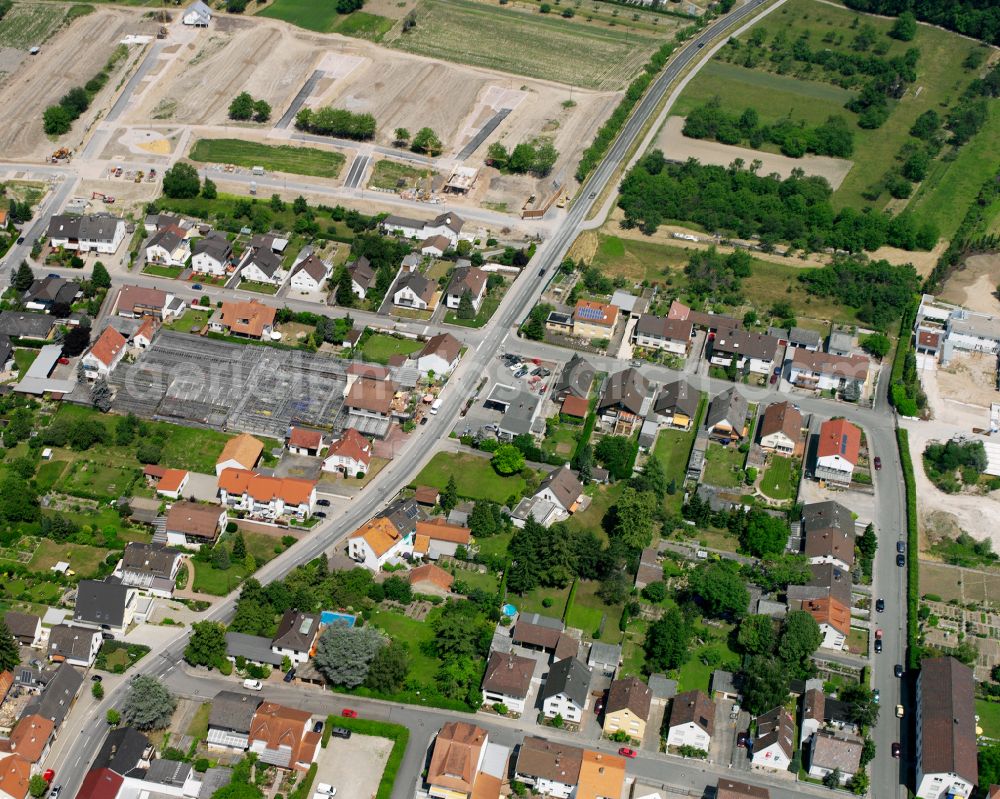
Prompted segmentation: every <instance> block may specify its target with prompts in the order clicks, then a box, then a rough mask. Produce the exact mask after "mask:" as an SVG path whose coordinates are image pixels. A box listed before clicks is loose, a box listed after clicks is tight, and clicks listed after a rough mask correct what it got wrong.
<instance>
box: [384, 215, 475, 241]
mask: <svg viewBox="0 0 1000 799" xmlns="http://www.w3.org/2000/svg"><path fill="white" fill-rule="evenodd" d="M464 226H465V222H464V220H463V219H462V218H461V217H459V216H458V214H454V213H451V212H448V211H446V212H445V213H442V214H439V215H438V216H436V217H434V218H433V219H431V220H429V221H422V220H419V219H410V218H407V217H404V216H396V215H395V214H391V215H389V216H387V217H386V218H385V219H384V220H383V221H382V228H383V230H385V231H386V233H396V234H397V235H401V236H403V237H404V238H407V239H427V238H431V237H433V236H443V237H444V238H446V239H447V240H448V243H449V244H450V246H451V247H454V246H455V245H456V244H458V240H459V239H460V238H462V239H466V240H468V241H471V240H472V238H473V236H472V234H470V233H465V234H464V235H463V233H462V228H463V227H464Z"/></svg>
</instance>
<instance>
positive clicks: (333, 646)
mask: <svg viewBox="0 0 1000 799" xmlns="http://www.w3.org/2000/svg"><path fill="white" fill-rule="evenodd" d="M383 646H385V638H383V637H382V634H381V633H380V632H379V631H378V630H376V629H375V628H374V627H348V626H347V625H346V624H332V625H330V626H329V627H327V628H326V630H324V632H323V634H322V635H321V636H320V639H319V644H318V645H317V647H316V655H315V657H314V658H313V659H314V661H315V663H316V668H317V669H318V670H319V672H320V674H322V675H323V676H324V677H326V679H327V681H328V682H329V683H331V684H332V685H342V686H344V687H345V688H354V687H356V686H358V685H361V683H363V682H364V681H365V678H366V677H367V676H368V670H369V667H370V665H371V662H372V659H373V658H374V657H375V653H376V652H378V650H379V649H380V648H382V647H383Z"/></svg>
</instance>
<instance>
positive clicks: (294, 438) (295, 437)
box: [288, 427, 323, 450]
mask: <svg viewBox="0 0 1000 799" xmlns="http://www.w3.org/2000/svg"><path fill="white" fill-rule="evenodd" d="M288 446H290V447H299V448H301V449H317V450H318V449H319V448H320V447H321V446H323V434H322V433H321V432H320V431H319V430H306V429H305V428H304V427H293V428H292V431H291V432H290V433H289V434H288Z"/></svg>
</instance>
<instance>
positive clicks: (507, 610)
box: [500, 602, 517, 616]
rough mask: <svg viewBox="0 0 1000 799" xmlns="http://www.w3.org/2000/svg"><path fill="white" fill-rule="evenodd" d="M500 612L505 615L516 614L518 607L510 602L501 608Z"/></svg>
mask: <svg viewBox="0 0 1000 799" xmlns="http://www.w3.org/2000/svg"><path fill="white" fill-rule="evenodd" d="M500 612H501V613H503V615H504V616H516V615H517V608H515V607H514V606H513V605H512V604H510V603H509V602H508V603H507V604H506V605H504V606H503V607H502V608H500Z"/></svg>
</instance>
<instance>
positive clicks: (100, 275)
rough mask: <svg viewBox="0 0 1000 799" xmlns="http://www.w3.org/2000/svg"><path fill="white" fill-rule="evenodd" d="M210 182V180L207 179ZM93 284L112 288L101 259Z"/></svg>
mask: <svg viewBox="0 0 1000 799" xmlns="http://www.w3.org/2000/svg"><path fill="white" fill-rule="evenodd" d="M205 182H206V183H208V181H207V180H206V181H205ZM90 282H91V285H94V286H96V287H97V288H101V289H109V288H111V275H110V274H108V269H107V267H106V266H105V265H104V264H103V263H101V262H100V261H96V262H95V263H94V271H93V272H91V274H90Z"/></svg>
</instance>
